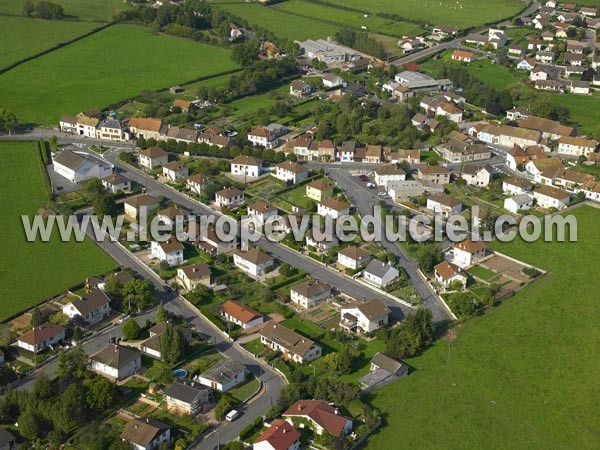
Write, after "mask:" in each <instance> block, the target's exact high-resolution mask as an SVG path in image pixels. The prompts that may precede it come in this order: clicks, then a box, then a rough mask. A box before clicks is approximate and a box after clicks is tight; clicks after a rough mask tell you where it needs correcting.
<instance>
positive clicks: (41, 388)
mask: <svg viewBox="0 0 600 450" xmlns="http://www.w3.org/2000/svg"><path fill="white" fill-rule="evenodd" d="M33 393H34V395H35V397H36V398H39V399H40V400H47V399H49V398H50V397H52V395H53V394H54V388H53V387H52V380H50V377H48V375H46V373H45V372H40V373H39V374H38V375H37V376H36V378H35V383H34V385H33Z"/></svg>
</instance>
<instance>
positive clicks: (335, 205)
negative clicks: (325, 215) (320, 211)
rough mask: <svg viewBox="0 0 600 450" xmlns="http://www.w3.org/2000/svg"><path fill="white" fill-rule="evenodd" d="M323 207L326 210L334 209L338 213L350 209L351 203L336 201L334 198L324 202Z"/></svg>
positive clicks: (322, 202)
mask: <svg viewBox="0 0 600 450" xmlns="http://www.w3.org/2000/svg"><path fill="white" fill-rule="evenodd" d="M321 205H323V206H324V207H325V208H329V209H333V210H334V211H338V212H339V211H343V210H345V209H348V208H350V203H347V202H343V201H341V200H336V199H334V198H326V199H324V200H322V201H321Z"/></svg>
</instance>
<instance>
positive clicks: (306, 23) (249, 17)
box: [218, 3, 342, 40]
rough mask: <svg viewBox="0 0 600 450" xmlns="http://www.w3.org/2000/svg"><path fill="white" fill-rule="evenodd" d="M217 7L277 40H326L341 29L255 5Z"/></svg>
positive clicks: (241, 4)
mask: <svg viewBox="0 0 600 450" xmlns="http://www.w3.org/2000/svg"><path fill="white" fill-rule="evenodd" d="M218 7H219V8H222V9H225V10H227V11H229V12H230V13H231V14H233V15H235V16H237V17H240V18H243V19H244V20H246V21H247V22H248V24H249V25H258V26H259V27H261V28H264V29H267V30H269V31H271V32H272V33H274V34H275V36H277V37H279V38H286V39H290V40H304V39H309V38H310V39H319V38H323V39H326V38H327V37H328V36H331V37H333V36H334V35H335V33H337V32H338V31H339V30H340V29H341V28H342V27H341V26H340V25H335V24H331V23H325V22H322V21H320V20H311V19H307V18H306V17H300V16H295V15H292V14H287V13H284V12H281V11H279V10H276V9H273V8H267V7H264V6H261V5H259V4H257V3H235V4H233V3H226V4H219V6H218Z"/></svg>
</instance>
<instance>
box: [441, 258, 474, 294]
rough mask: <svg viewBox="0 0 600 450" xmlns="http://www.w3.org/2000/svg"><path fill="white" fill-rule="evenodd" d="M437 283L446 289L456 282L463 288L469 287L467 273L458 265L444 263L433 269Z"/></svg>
mask: <svg viewBox="0 0 600 450" xmlns="http://www.w3.org/2000/svg"><path fill="white" fill-rule="evenodd" d="M433 273H434V276H435V281H437V282H438V283H440V284H441V285H442V286H443V287H444V288H447V287H448V286H450V285H451V284H452V283H453V282H454V281H458V282H460V283H461V284H462V286H463V287H465V286H466V285H467V278H468V276H467V273H466V272H465V271H464V270H462V269H461V268H460V267H458V266H457V265H456V264H452V263H449V262H448V261H443V262H441V263H439V264H438V265H436V266H435V267H434V268H433Z"/></svg>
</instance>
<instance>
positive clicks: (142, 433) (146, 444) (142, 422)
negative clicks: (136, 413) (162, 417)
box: [121, 417, 171, 450]
mask: <svg viewBox="0 0 600 450" xmlns="http://www.w3.org/2000/svg"><path fill="white" fill-rule="evenodd" d="M121 439H122V440H123V441H126V442H129V443H130V444H131V445H132V447H133V448H134V449H135V450H154V449H158V448H160V447H161V446H162V445H163V444H164V445H167V444H168V443H169V441H170V440H171V427H170V426H169V425H167V424H166V423H163V422H160V421H158V420H156V419H153V418H151V417H139V418H135V419H133V420H131V421H130V422H127V424H126V425H125V429H124V430H123V432H122V433H121Z"/></svg>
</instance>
